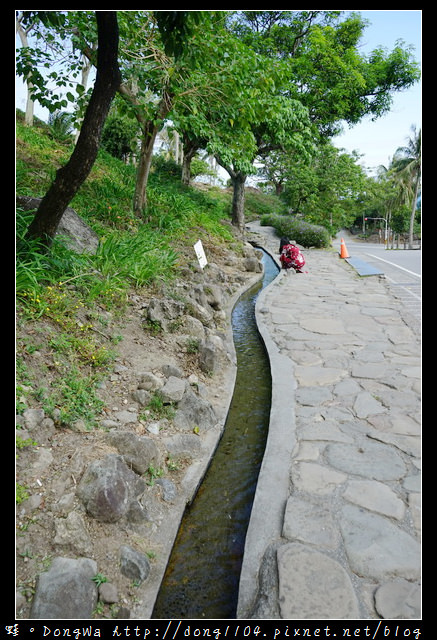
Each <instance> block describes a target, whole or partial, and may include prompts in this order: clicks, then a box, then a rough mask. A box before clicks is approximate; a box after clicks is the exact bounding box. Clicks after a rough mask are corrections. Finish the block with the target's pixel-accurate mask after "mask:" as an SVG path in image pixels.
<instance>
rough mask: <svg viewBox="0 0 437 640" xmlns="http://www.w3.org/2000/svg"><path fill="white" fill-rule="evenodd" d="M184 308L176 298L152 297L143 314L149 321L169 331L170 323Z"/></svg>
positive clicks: (181, 313) (179, 315) (178, 316)
mask: <svg viewBox="0 0 437 640" xmlns="http://www.w3.org/2000/svg"><path fill="white" fill-rule="evenodd" d="M184 309H185V305H184V304H183V303H182V302H178V301H177V300H171V299H161V298H152V299H151V300H150V302H149V304H148V307H147V310H146V312H145V315H146V319H147V321H148V322H149V323H152V324H155V325H157V326H158V327H160V328H161V329H162V330H163V331H169V329H170V327H171V324H172V323H173V322H174V321H175V320H177V319H179V318H180V317H181V316H182V315H183V313H184Z"/></svg>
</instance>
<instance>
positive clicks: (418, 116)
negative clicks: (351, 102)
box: [332, 10, 422, 174]
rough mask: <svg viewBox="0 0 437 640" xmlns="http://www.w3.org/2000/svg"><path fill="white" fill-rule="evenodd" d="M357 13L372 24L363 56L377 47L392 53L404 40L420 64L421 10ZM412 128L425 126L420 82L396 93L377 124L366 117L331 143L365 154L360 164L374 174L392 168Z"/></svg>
mask: <svg viewBox="0 0 437 640" xmlns="http://www.w3.org/2000/svg"><path fill="white" fill-rule="evenodd" d="M358 12H359V13H360V14H361V15H362V17H363V18H366V19H367V20H369V22H370V23H371V24H369V25H368V27H367V28H366V29H365V31H364V34H363V38H362V47H361V48H360V51H361V52H362V53H368V52H370V51H372V50H373V49H375V48H376V47H378V46H382V47H384V48H387V49H388V50H389V51H391V50H393V48H394V46H395V43H396V41H397V40H403V41H404V43H405V45H413V46H414V49H415V51H414V54H413V55H414V58H415V60H417V62H419V63H420V62H421V50H422V24H421V23H422V11H421V10H417V11H416V10H393V11H389V10H387V11H362V10H358ZM411 125H416V129H417V131H418V130H419V129H420V128H421V127H422V91H421V83H420V82H419V83H416V84H415V85H414V86H413V87H411V88H410V89H407V90H405V91H403V92H397V93H395V94H394V97H393V103H392V107H391V110H390V112H389V113H388V114H386V115H385V116H383V117H381V118H378V119H377V120H375V122H372V121H371V120H370V118H365V119H363V120H362V121H361V122H360V123H359V124H357V125H355V126H354V127H353V128H351V129H349V128H348V127H347V125H346V126H345V129H344V133H343V135H341V136H337V137H335V138H333V141H332V142H333V144H334V145H335V146H336V147H338V148H344V149H345V150H346V151H348V152H349V153H351V152H352V151H354V150H356V151H358V152H359V153H360V154H363V157H362V158H361V159H360V162H359V164H361V165H363V166H364V167H365V168H366V169H367V170H368V173H370V174H373V173H374V169H375V168H376V167H378V166H379V165H383V166H385V167H387V166H388V165H389V163H390V160H391V159H392V158H393V155H394V152H395V151H396V149H397V148H398V147H403V146H406V144H407V141H408V138H409V137H410V136H411V135H412V132H411ZM369 169H370V171H369Z"/></svg>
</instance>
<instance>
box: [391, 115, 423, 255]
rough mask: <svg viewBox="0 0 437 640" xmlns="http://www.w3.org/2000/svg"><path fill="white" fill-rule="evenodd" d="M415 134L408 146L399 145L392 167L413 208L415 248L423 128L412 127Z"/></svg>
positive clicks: (406, 198) (403, 195)
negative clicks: (415, 221) (415, 220)
mask: <svg viewBox="0 0 437 640" xmlns="http://www.w3.org/2000/svg"><path fill="white" fill-rule="evenodd" d="M411 131H412V133H413V136H412V137H411V138H409V139H408V144H407V146H406V147H399V148H398V149H397V150H396V153H395V155H394V157H393V162H392V169H393V170H394V177H395V180H396V182H397V183H398V184H399V186H400V188H401V194H402V199H403V201H404V202H409V203H410V205H411V207H412V210H411V218H410V231H409V238H408V248H409V249H412V248H413V228H414V219H415V215H416V208H417V197H418V194H419V188H420V178H421V174H422V130H421V129H419V132H418V133H417V132H416V127H415V126H414V125H413V126H412V127H411Z"/></svg>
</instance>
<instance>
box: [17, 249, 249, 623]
mask: <svg viewBox="0 0 437 640" xmlns="http://www.w3.org/2000/svg"><path fill="white" fill-rule="evenodd" d="M205 250H206V254H207V257H208V262H209V264H208V265H207V267H205V269H204V270H202V269H200V267H199V266H198V264H197V262H196V260H195V257H194V253H193V260H192V261H191V262H190V261H188V263H187V266H186V267H184V268H181V269H180V273H179V276H178V279H177V281H176V282H175V283H174V286H173V287H172V292H171V297H170V296H169V294H168V292H166V293H165V294H164V292H163V291H156V292H154V295H153V296H152V295H151V293H150V291H149V292H146V293H144V292H143V293H141V292H138V291H133V292H132V294H131V296H130V301H129V306H128V311H127V313H126V314H125V317H124V318H123V320H122V321H117V320H115V318H114V317H112V316H111V314H110V313H106V329H105V334H107V335H108V336H109V334H112V335H114V334H118V335H120V336H122V340H121V341H120V342H119V344H118V345H117V347H116V350H117V354H118V356H117V359H116V362H115V365H114V366H113V370H112V372H111V373H110V375H108V377H107V379H106V380H105V381H104V382H103V383H102V384H101V386H100V389H99V395H100V398H101V399H102V401H103V402H104V410H103V411H102V415H101V416H100V418H99V428H98V429H94V430H93V431H87V430H86V429H85V427H84V425H83V424H82V423H81V422H80V421H78V422H76V423H75V424H74V425H69V427H68V428H67V427H65V426H62V425H60V424H59V423H58V422H57V421H56V412H55V413H54V414H53V415H52V417H48V416H47V415H45V413H44V411H43V409H42V408H41V405H39V404H38V403H37V402H36V401H35V403H34V405H33V406H31V407H29V408H28V409H26V410H25V411H24V413H23V415H21V416H18V417H17V425H18V427H19V430H18V431H17V433H18V434H19V436H20V438H21V441H26V442H29V443H37V444H36V445H34V444H28V445H27V446H24V447H23V448H20V450H19V451H18V453H17V460H16V471H17V483H19V484H21V485H23V486H26V487H27V489H28V493H29V497H28V499H26V500H24V501H23V502H21V504H19V505H18V506H17V537H16V541H17V560H16V576H17V597H16V617H17V618H29V617H30V618H46V619H50V618H93V617H94V618H105V617H117V618H127V617H132V618H148V617H150V616H151V615H152V611H153V604H154V600H155V597H156V593H157V591H158V589H159V585H160V582H161V579H162V576H163V573H164V571H165V566H166V563H167V560H168V556H169V554H170V551H171V547H172V544H173V540H174V537H175V535H176V533H177V529H178V526H179V523H180V519H181V517H182V515H183V511H184V509H185V506H186V504H187V502H189V501H190V500H191V499H192V497H193V496H194V494H195V491H196V489H197V487H198V484H199V482H200V481H201V478H202V476H203V473H204V472H205V470H206V467H207V465H208V462H209V460H210V458H211V455H212V454H213V452H214V450H215V447H216V446H217V443H218V440H219V438H220V434H221V432H222V429H223V426H224V422H225V419H226V414H227V410H228V407H229V403H230V400H231V397H232V390H233V384H234V379H235V356H234V351H233V343H232V333H231V327H230V317H231V310H232V307H233V305H234V304H235V301H236V300H237V298H238V296H239V295H240V294H241V293H242V291H243V290H244V289H245V288H247V287H248V286H250V284H252V283H253V282H255V281H256V280H257V279H258V278H259V277H260V272H261V264H260V262H259V260H258V258H257V256H256V251H255V250H254V249H253V247H252V246H251V245H249V244H244V246H243V250H242V252H241V254H239V255H237V254H235V253H233V252H231V251H230V250H228V249H225V248H223V247H220V248H217V247H216V246H214V245H208V244H207V243H206V244H205ZM34 331H38V327H35V326H28V325H26V324H24V325H22V324H20V326H19V329H18V340H19V341H20V340H24V339H25V338H26V332H29V333H30V332H34ZM26 359H27V362H26V364H27V366H28V367H29V368H30V369H31V370H32V371H33V372H34V373H35V372H36V374H37V375H41V377H43V378H45V380H44V382H45V386H50V370H51V363H50V356H49V354H48V352H46V351H45V349H44V347H41V348H40V349H39V350H38V351H34V352H33V353H32V354H30V353H28V354H27V355H26ZM151 407H152V408H151ZM153 407H154V408H153ZM66 594H68V597H66Z"/></svg>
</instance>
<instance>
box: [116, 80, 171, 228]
mask: <svg viewBox="0 0 437 640" xmlns="http://www.w3.org/2000/svg"><path fill="white" fill-rule="evenodd" d="M124 95H126V94H124ZM128 99H129V98H128ZM172 104H173V96H172V94H171V93H170V92H169V91H167V90H166V89H164V91H163V94H162V98H161V101H160V103H159V106H158V111H157V114H156V116H155V118H154V119H153V120H150V121H149V122H147V123H146V124H145V125H143V139H142V141H141V151H140V160H139V163H138V170H137V179H136V184H135V195H134V205H133V209H134V214H135V215H136V216H137V217H138V218H142V217H143V214H144V209H145V206H146V204H147V196H146V188H147V182H148V180H149V173H150V166H151V164H152V156H153V147H154V144H155V140H156V136H157V135H158V131H159V130H160V129H161V127H162V123H163V122H164V120H165V118H166V117H167V115H168V113H169V111H170V109H171V107H172ZM137 119H138V118H137ZM155 123H156V124H155Z"/></svg>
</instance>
